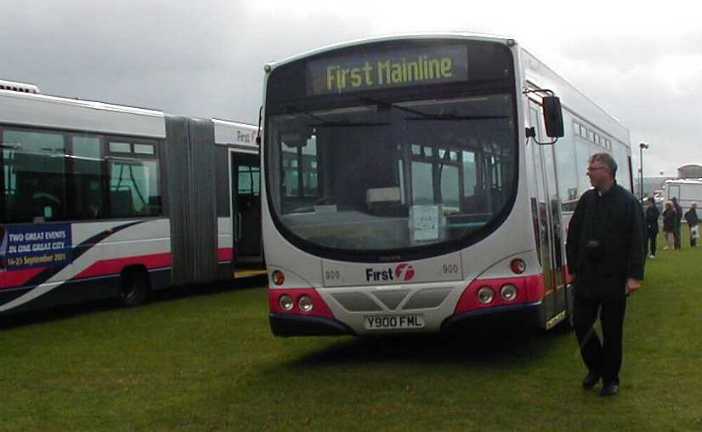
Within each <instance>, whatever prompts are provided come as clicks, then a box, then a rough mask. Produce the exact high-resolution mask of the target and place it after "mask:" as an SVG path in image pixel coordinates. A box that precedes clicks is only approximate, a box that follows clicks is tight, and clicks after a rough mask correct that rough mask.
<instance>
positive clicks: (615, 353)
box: [573, 295, 626, 384]
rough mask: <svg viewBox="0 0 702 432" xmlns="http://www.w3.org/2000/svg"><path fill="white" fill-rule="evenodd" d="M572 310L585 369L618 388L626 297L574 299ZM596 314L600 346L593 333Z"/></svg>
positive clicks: (582, 297) (578, 297)
mask: <svg viewBox="0 0 702 432" xmlns="http://www.w3.org/2000/svg"><path fill="white" fill-rule="evenodd" d="M574 306H575V307H574V311H573V312H574V321H575V334H576V336H577V337H578V343H579V344H580V353H581V354H582V356H583V360H584V361H585V365H586V366H587V367H588V369H589V370H590V371H592V372H595V373H596V374H598V375H601V376H602V381H603V382H604V383H606V384H609V383H615V384H619V370H620V369H621V366H622V330H623V327H624V312H625V310H626V297H624V296H621V297H620V296H616V297H611V298H607V297H605V298H601V297H600V298H592V297H585V296H579V295H576V296H575V305H574ZM598 310H599V311H600V314H599V315H600V321H601V322H602V339H603V343H601V342H600V338H599V337H598V336H597V332H595V329H594V325H595V321H596V320H597V315H598Z"/></svg>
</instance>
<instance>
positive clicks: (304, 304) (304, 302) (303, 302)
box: [297, 295, 314, 312]
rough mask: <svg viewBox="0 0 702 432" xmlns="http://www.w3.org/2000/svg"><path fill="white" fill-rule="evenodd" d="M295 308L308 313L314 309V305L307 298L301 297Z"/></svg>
mask: <svg viewBox="0 0 702 432" xmlns="http://www.w3.org/2000/svg"><path fill="white" fill-rule="evenodd" d="M297 307H299V308H300V310H301V311H302V312H310V311H311V310H312V309H313V308H314V304H313V303H312V299H311V298H310V297H309V296H306V295H303V296H301V297H300V298H299V299H298V300H297Z"/></svg>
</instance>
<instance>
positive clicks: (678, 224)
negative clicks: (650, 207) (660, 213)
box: [672, 197, 683, 250]
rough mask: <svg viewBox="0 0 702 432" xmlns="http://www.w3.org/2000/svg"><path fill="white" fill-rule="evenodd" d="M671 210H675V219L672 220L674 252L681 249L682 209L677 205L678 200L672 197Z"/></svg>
mask: <svg viewBox="0 0 702 432" xmlns="http://www.w3.org/2000/svg"><path fill="white" fill-rule="evenodd" d="M672 201H673V209H674V210H675V219H674V225H673V238H674V247H675V250H680V249H682V239H681V238H680V237H681V234H682V217H683V213H682V207H680V204H678V199H677V198H675V197H673V199H672Z"/></svg>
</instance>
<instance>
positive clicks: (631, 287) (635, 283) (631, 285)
mask: <svg viewBox="0 0 702 432" xmlns="http://www.w3.org/2000/svg"><path fill="white" fill-rule="evenodd" d="M639 288H641V281H640V280H638V279H633V278H629V279H627V280H626V293H627V294H633V293H634V292H635V291H636V290H637V289H639Z"/></svg>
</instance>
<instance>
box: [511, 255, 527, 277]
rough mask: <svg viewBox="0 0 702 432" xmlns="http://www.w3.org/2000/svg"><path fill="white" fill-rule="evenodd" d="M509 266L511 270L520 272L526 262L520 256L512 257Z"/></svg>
mask: <svg viewBox="0 0 702 432" xmlns="http://www.w3.org/2000/svg"><path fill="white" fill-rule="evenodd" d="M509 266H510V267H511V268H512V272H514V273H516V274H522V273H524V271H525V270H526V263H525V262H524V260H523V259H521V258H516V259H513V260H512V262H511V263H510V264H509Z"/></svg>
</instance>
